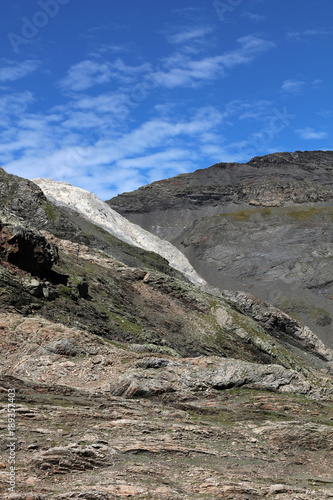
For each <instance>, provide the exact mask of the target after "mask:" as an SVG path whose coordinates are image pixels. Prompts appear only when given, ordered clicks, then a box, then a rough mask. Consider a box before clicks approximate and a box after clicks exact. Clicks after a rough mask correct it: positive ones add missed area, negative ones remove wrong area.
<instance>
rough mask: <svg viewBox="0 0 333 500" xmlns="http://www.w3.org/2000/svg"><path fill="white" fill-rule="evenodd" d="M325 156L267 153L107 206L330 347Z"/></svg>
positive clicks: (331, 250) (331, 167)
mask: <svg viewBox="0 0 333 500" xmlns="http://www.w3.org/2000/svg"><path fill="white" fill-rule="evenodd" d="M332 199H333V152H332V151H313V152H308V151H305V152H301V151H297V152H295V153H276V154H271V155H268V156H263V157H256V158H253V159H252V160H251V161H249V162H248V163H246V164H237V163H218V164H216V165H213V166H212V167H210V168H206V169H202V170H197V171H196V172H193V173H190V174H181V175H178V176H177V177H173V178H171V179H166V180H162V181H158V182H154V183H152V184H150V185H148V186H144V187H142V188H140V189H138V190H137V191H134V192H132V193H124V194H121V195H119V196H117V197H116V198H113V199H112V200H109V201H108V202H107V203H108V204H109V205H110V207H112V208H113V209H114V210H117V211H118V212H119V213H120V214H122V215H124V216H126V217H127V218H128V220H130V221H132V222H134V223H136V224H140V225H141V226H142V227H143V228H144V229H146V230H148V231H151V232H152V233H153V234H156V235H158V236H160V237H161V238H165V239H166V240H168V241H170V242H172V243H173V244H174V245H175V246H177V247H178V248H179V249H180V250H181V251H182V252H183V253H184V255H186V256H187V258H188V259H189V261H190V262H191V264H192V265H193V267H194V268H195V269H196V270H197V271H198V272H199V273H200V275H201V276H202V277H203V278H204V279H206V281H207V282H208V283H209V284H211V285H213V286H216V287H218V288H220V289H231V290H243V291H244V292H250V293H252V294H253V295H255V296H257V297H259V298H261V299H262V300H265V301H268V302H270V303H272V304H274V305H275V306H277V307H279V308H281V309H283V310H284V311H285V312H287V313H288V314H290V315H291V316H293V317H294V318H296V319H299V320H301V321H303V322H304V323H305V324H306V325H308V326H309V327H310V328H311V329H312V330H313V331H314V332H315V333H316V334H317V335H318V336H319V337H320V338H321V339H322V340H323V341H324V342H326V343H327V344H328V345H330V346H331V347H332V346H333V323H332V317H333V302H332V297H333V262H332V257H333V240H332V234H333V232H332V220H333V206H332Z"/></svg>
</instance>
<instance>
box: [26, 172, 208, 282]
mask: <svg viewBox="0 0 333 500" xmlns="http://www.w3.org/2000/svg"><path fill="white" fill-rule="evenodd" d="M34 182H35V183H36V184H37V185H38V186H39V187H40V188H41V189H42V190H43V193H44V194H45V195H46V196H47V197H48V198H49V199H50V200H51V201H52V202H53V203H55V204H56V205H60V206H65V207H67V208H71V209H73V210H75V211H76V212H78V213H79V214H81V215H83V216H84V217H85V218H87V219H88V220H89V221H90V222H92V223H94V224H97V225H98V226H100V227H102V228H103V229H105V230H106V231H108V232H109V233H111V234H112V235H113V236H115V237H116V238H118V239H120V240H121V241H124V242H126V243H128V244H130V245H135V246H138V247H140V248H143V249H144V250H148V251H152V252H155V253H157V254H158V255H161V257H163V258H165V259H166V260H167V261H168V262H169V264H170V265H171V266H172V267H174V268H175V269H177V270H178V271H180V272H182V273H183V274H184V275H185V276H186V277H187V278H189V279H190V281H192V282H193V283H196V284H198V285H200V284H205V281H204V280H203V279H202V278H200V276H199V275H198V274H197V273H196V272H195V270H194V269H193V267H192V266H191V264H190V263H189V262H188V260H187V258H186V257H185V256H184V255H183V254H182V253H181V252H180V251H179V250H178V249H177V248H176V247H174V246H173V245H172V244H171V243H169V242H168V241H165V240H161V239H160V238H158V237H157V236H154V235H153V234H151V233H149V232H148V231H145V230H144V229H142V228H141V227H140V226H138V225H137V224H133V223H131V222H129V221H128V220H127V219H125V217H122V216H121V215H119V214H118V213H117V212H115V211H114V210H112V209H111V208H110V207H109V206H108V205H107V204H106V203H104V202H103V201H102V200H100V199H99V198H98V197H97V196H96V195H94V194H93V193H89V191H86V190H84V189H81V188H77V187H74V186H71V185H70V184H66V183H64V182H56V181H52V180H50V179H34Z"/></svg>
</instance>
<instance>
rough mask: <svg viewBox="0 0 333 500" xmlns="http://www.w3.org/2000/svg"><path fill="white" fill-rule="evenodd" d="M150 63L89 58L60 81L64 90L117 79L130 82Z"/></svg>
mask: <svg viewBox="0 0 333 500" xmlns="http://www.w3.org/2000/svg"><path fill="white" fill-rule="evenodd" d="M149 69H150V65H149V64H147V63H146V64H141V65H139V66H128V65H126V64H125V63H124V62H123V61H122V60H121V59H116V60H115V61H114V62H112V63H110V62H108V61H103V62H101V61H94V60H90V59H87V60H85V61H81V62H79V63H77V64H75V65H74V66H72V67H71V68H70V69H69V71H68V74H67V76H66V77H65V78H63V79H62V80H61V81H60V82H59V86H60V87H61V88H62V89H63V90H65V91H66V90H70V91H82V90H87V89H89V88H90V87H93V86H94V85H101V84H105V83H108V82H110V81H111V79H117V80H118V81H121V82H123V83H130V82H131V81H132V80H133V77H134V76H135V75H137V74H139V73H143V72H147V71H149Z"/></svg>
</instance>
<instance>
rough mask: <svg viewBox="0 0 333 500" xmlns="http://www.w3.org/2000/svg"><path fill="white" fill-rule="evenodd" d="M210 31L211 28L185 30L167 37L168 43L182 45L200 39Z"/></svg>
mask: <svg viewBox="0 0 333 500" xmlns="http://www.w3.org/2000/svg"><path fill="white" fill-rule="evenodd" d="M212 31H213V28H212V27H211V26H203V27H199V28H187V29H184V30H183V31H181V32H179V33H176V34H173V35H168V41H169V42H170V43H171V44H174V45H179V44H184V43H187V42H189V41H193V40H197V39H202V38H203V37H205V36H206V35H207V34H209V33H211V32H212Z"/></svg>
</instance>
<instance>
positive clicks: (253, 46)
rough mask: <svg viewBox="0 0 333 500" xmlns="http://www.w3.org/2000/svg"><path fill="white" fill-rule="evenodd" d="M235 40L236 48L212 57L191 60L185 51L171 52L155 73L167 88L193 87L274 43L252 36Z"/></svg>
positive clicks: (250, 58) (251, 58)
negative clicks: (160, 68)
mask: <svg viewBox="0 0 333 500" xmlns="http://www.w3.org/2000/svg"><path fill="white" fill-rule="evenodd" d="M237 42H238V45H239V47H237V48H236V49H234V50H231V51H228V52H225V53H224V54H220V55H216V56H214V57H204V58H202V59H197V60H194V59H193V58H190V57H188V55H186V54H182V53H180V52H178V53H175V54H173V55H172V56H170V57H169V58H167V59H165V60H164V61H163V62H164V69H163V70H161V71H158V72H157V73H156V78H157V79H158V80H159V82H160V84H161V86H165V87H167V88H175V87H179V86H185V87H186V86H189V87H195V86H197V85H200V84H201V83H202V82H207V81H209V80H214V79H216V78H217V77H218V76H221V75H224V74H226V70H229V69H231V68H234V67H236V66H239V65H246V64H250V63H251V62H253V61H254V59H255V58H256V57H258V56H259V55H261V54H262V53H264V52H266V51H268V50H271V49H272V48H274V46H275V44H274V43H273V42H271V41H268V40H264V39H262V38H259V37H256V36H253V35H249V36H245V37H242V38H239V39H238V40H237Z"/></svg>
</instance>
